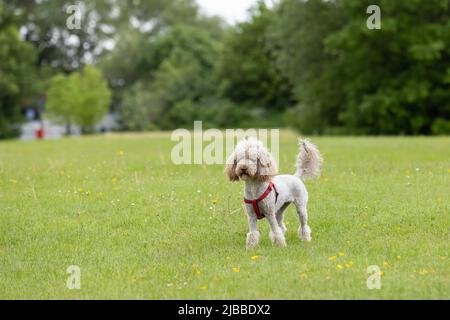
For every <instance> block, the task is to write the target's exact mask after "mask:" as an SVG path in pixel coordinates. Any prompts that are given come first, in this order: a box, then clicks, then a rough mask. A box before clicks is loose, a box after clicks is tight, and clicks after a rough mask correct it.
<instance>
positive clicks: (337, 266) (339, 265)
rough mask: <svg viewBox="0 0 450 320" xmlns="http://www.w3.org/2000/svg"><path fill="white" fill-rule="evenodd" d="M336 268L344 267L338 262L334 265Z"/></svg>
mask: <svg viewBox="0 0 450 320" xmlns="http://www.w3.org/2000/svg"><path fill="white" fill-rule="evenodd" d="M336 268H338V269H343V268H344V267H343V266H342V265H341V264H339V263H338V264H337V265H336Z"/></svg>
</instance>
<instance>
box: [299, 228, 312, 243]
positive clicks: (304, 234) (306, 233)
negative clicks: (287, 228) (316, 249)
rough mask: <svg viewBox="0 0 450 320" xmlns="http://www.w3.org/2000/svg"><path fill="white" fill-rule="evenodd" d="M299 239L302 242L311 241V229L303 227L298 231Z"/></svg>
mask: <svg viewBox="0 0 450 320" xmlns="http://www.w3.org/2000/svg"><path fill="white" fill-rule="evenodd" d="M299 234H300V238H301V239H302V240H303V241H306V242H310V241H311V228H310V227H309V226H304V227H301V228H300V229H299Z"/></svg>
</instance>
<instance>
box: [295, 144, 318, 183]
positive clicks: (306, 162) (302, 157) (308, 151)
mask: <svg viewBox="0 0 450 320" xmlns="http://www.w3.org/2000/svg"><path fill="white" fill-rule="evenodd" d="M299 144H300V152H299V153H298V155H297V164H296V167H297V171H296V172H295V176H296V177H298V178H300V179H302V180H305V179H311V178H317V177H318V176H319V175H320V168H321V166H322V162H323V158H322V155H321V154H320V152H319V149H318V148H317V146H316V145H315V144H313V143H312V142H310V141H309V140H308V139H300V141H299Z"/></svg>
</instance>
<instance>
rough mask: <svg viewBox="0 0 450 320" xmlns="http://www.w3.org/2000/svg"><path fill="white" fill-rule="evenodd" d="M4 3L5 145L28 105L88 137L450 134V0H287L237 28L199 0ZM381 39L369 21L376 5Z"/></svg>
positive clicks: (0, 105) (1, 127)
mask: <svg viewBox="0 0 450 320" xmlns="http://www.w3.org/2000/svg"><path fill="white" fill-rule="evenodd" d="M76 4H77V5H78V6H79V7H80V9H81V11H80V12H81V13H82V14H81V21H80V29H73V30H71V29H69V28H67V18H68V13H67V6H68V4H67V3H66V1H64V0H53V1H49V0H41V1H35V0H25V1H15V0H12V1H7V2H6V1H3V0H0V138H7V137H11V136H15V135H17V134H18V128H19V124H20V121H21V118H22V117H23V113H22V110H23V107H24V105H33V104H34V103H35V101H36V97H39V96H44V97H45V98H46V101H47V102H46V105H45V109H46V110H45V111H46V112H45V114H46V115H47V116H48V117H51V118H52V119H54V120H56V121H60V122H61V123H64V124H66V125H68V126H70V125H71V124H77V125H79V126H80V127H82V128H83V130H84V131H90V130H92V128H93V126H94V125H95V123H96V122H97V121H98V120H99V119H101V118H102V116H103V115H104V114H105V113H106V112H108V110H110V111H113V112H115V113H116V114H117V115H118V119H119V121H120V127H121V129H122V130H133V131H139V130H161V129H163V130H169V129H174V128H178V127H190V126H192V125H193V121H194V120H203V125H204V127H222V128H225V127H275V126H277V127H278V126H291V127H294V128H297V129H298V130H300V131H302V132H303V133H307V134H374V135H378V134H448V133H450V59H449V58H450V19H449V17H450V0H433V1H429V0H417V1H410V0H396V1H391V0H378V1H373V0H370V1H369V0H334V1H323V0H309V1H299V0H281V1H278V2H276V3H275V4H274V5H273V6H270V7H268V6H266V5H265V3H264V2H263V1H260V2H259V3H258V4H257V5H255V6H254V7H253V8H252V9H251V10H250V13H249V19H248V20H247V21H245V22H242V23H238V24H236V25H234V26H230V25H227V24H226V23H225V22H224V21H223V20H221V19H220V18H219V17H211V16H205V15H203V14H202V13H201V11H200V10H199V7H198V5H197V4H196V2H195V1H194V0H148V1H132V0H127V1H119V0H109V1H106V0H104V1H77V2H76ZM374 4H375V5H378V6H379V7H380V9H381V29H379V30H377V29H375V30H372V29H369V28H368V27H367V25H366V21H367V19H368V14H367V13H366V9H367V7H368V6H369V5H374Z"/></svg>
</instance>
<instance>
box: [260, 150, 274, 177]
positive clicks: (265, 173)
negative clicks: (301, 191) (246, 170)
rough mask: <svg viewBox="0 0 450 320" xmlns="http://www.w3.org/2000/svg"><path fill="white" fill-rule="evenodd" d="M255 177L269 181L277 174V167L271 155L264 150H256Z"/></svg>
mask: <svg viewBox="0 0 450 320" xmlns="http://www.w3.org/2000/svg"><path fill="white" fill-rule="evenodd" d="M257 163H258V164H257V175H258V176H259V177H260V178H262V179H269V178H270V177H271V176H274V175H276V174H278V166H277V163H276V162H275V159H274V158H273V156H272V154H271V153H270V152H269V151H267V149H266V148H258V161H257Z"/></svg>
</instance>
